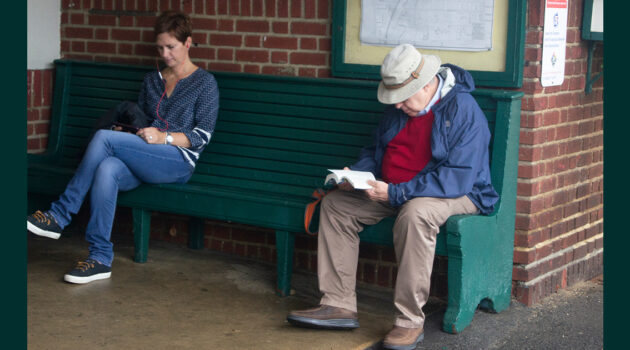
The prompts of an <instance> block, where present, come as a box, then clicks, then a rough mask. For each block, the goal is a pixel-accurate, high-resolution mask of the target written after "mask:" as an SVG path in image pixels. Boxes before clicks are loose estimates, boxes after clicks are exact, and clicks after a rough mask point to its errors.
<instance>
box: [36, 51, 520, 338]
mask: <svg viewBox="0 0 630 350" xmlns="http://www.w3.org/2000/svg"><path fill="white" fill-rule="evenodd" d="M55 65H56V71H55V86H54V96H53V107H52V110H53V115H52V118H51V127H50V134H49V143H48V149H47V151H46V152H45V153H43V154H29V155H28V191H29V202H34V201H35V200H36V198H38V197H39V198H41V196H47V197H49V198H50V197H52V196H57V195H59V193H61V191H63V189H64V188H65V185H66V184H67V182H68V181H69V179H70V178H71V176H72V174H73V173H74V171H75V169H76V167H77V165H78V162H79V161H80V159H81V156H82V154H83V151H84V150H85V147H86V145H87V143H88V142H89V137H90V135H91V128H92V126H93V125H94V123H95V120H96V119H97V118H98V117H99V116H100V115H102V114H103V113H104V112H105V111H106V110H107V109H109V108H111V107H112V106H113V105H115V104H116V103H118V102H120V101H122V100H135V99H136V97H137V93H138V90H139V89H140V85H141V81H142V77H143V76H144V74H145V73H146V72H148V71H149V70H151V69H153V68H151V67H139V66H127V65H117V64H108V63H93V62H81V61H70V60H57V61H55ZM213 74H214V75H215V77H216V79H217V81H218V84H219V90H220V110H219V120H218V123H217V127H216V130H215V134H214V135H213V138H212V140H211V142H210V144H209V146H208V147H207V148H206V150H205V151H204V153H203V154H202V156H201V158H200V160H199V162H198V164H197V168H196V170H195V173H194V175H193V176H192V178H191V179H190V181H189V182H188V183H186V184H179V185H174V184H165V185H149V184H145V185H142V186H140V187H138V188H137V189H134V190H132V191H129V192H124V193H121V194H120V196H119V199H118V205H120V206H124V207H131V208H132V212H133V228H134V240H135V256H134V260H135V261H136V262H145V261H146V259H147V254H148V243H149V228H150V221H151V212H152V211H158V212H168V213H176V214H183V215H186V216H189V217H190V223H189V231H190V232H189V246H190V247H191V248H201V247H203V226H204V219H206V218H208V219H216V220H223V221H228V222H236V223H242V224H249V225H254V226H258V227H264V228H270V229H273V230H275V232H276V242H275V244H276V254H277V255H276V256H277V273H278V276H277V291H278V294H280V295H283V296H284V295H288V293H289V290H290V285H291V273H292V266H293V246H294V236H295V233H304V228H303V225H304V224H303V217H304V207H305V205H306V204H307V203H308V202H310V201H311V200H312V198H311V197H310V195H311V193H312V191H313V189H314V188H316V187H321V186H322V185H323V179H324V177H325V176H326V175H327V169H329V168H339V167H343V166H346V165H348V164H352V163H353V162H354V161H355V160H356V157H357V155H358V153H359V150H360V149H361V147H363V146H364V145H367V144H369V143H370V142H371V140H372V136H371V135H372V132H373V130H374V128H375V127H376V125H377V123H378V121H379V119H380V118H381V112H382V110H383V108H384V106H383V105H381V104H380V103H378V101H377V100H376V82H374V81H358V80H342V79H312V78H295V77H277V76H264V75H252V74H240V73H223V72H214V73H213ZM474 96H475V98H476V99H477V101H478V102H479V104H480V105H481V106H482V109H483V110H484V112H485V113H486V115H487V117H488V121H489V123H490V127H491V129H492V131H493V142H492V148H491V150H492V180H493V183H494V185H495V186H496V189H497V191H498V192H499V194H501V201H500V202H499V204H498V206H497V209H496V211H495V212H494V213H493V214H492V215H490V216H470V215H469V216H455V217H451V218H450V219H449V220H448V222H447V223H446V224H445V225H444V227H443V228H442V233H441V234H440V235H439V236H438V244H437V254H440V255H447V256H448V290H449V291H448V295H449V296H448V309H447V312H446V315H445V319H444V330H445V331H447V332H453V333H454V332H459V331H461V330H462V329H463V328H464V327H466V326H467V325H468V324H469V323H470V321H471V319H472V314H473V313H474V311H475V309H476V308H477V307H478V305H479V304H480V302H482V301H483V302H482V306H486V307H489V308H490V309H492V310H494V311H497V312H498V311H501V310H502V309H504V308H506V307H507V306H508V305H509V302H510V295H511V283H512V278H511V276H512V274H511V273H512V250H513V239H514V232H513V231H514V217H515V201H516V174H517V159H518V137H519V118H520V97H521V96H522V93H520V92H506V91H495V90H477V91H476V92H475V93H474ZM156 199H158V200H156ZM392 222H393V220H384V221H383V222H381V223H379V224H378V225H375V226H372V227H368V228H366V230H364V232H363V233H362V234H361V238H362V240H363V241H366V242H372V243H376V244H384V245H390V246H391V245H392V234H391V225H392Z"/></svg>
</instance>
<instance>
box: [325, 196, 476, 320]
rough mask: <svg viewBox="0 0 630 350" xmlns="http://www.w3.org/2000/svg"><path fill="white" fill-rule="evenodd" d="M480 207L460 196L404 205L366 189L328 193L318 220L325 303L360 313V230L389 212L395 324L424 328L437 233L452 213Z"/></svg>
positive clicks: (424, 200) (425, 199) (420, 200)
mask: <svg viewBox="0 0 630 350" xmlns="http://www.w3.org/2000/svg"><path fill="white" fill-rule="evenodd" d="M477 212H478V209H477V207H476V206H475V205H474V204H473V203H472V202H471V201H470V199H468V197H466V196H463V197H459V198H431V197H417V198H414V199H411V200H409V201H407V202H406V203H405V204H403V205H402V206H401V207H398V208H394V207H392V206H390V205H389V203H386V202H375V201H372V200H370V199H369V198H368V197H367V196H366V195H365V193H364V192H363V191H343V190H336V191H333V192H331V193H329V194H328V195H327V196H326V197H324V199H323V201H322V204H321V211H320V220H319V238H318V251H317V252H318V253H317V275H318V278H319V289H320V291H321V292H322V294H323V297H322V299H321V302H320V303H321V304H323V305H330V306H335V307H341V308H344V309H348V310H351V311H354V312H356V311H357V301H356V294H355V286H356V274H357V264H358V260H359V234H358V233H359V232H361V231H362V230H363V225H374V224H376V223H378V222H379V221H381V220H382V219H383V218H385V217H388V216H397V217H396V222H395V224H394V229H393V235H394V237H393V241H394V250H395V252H396V260H397V262H398V274H397V275H396V286H395V290H394V305H395V306H396V310H397V312H396V313H397V314H396V320H395V322H394V324H395V325H397V326H400V327H406V328H418V327H423V326H424V313H423V312H422V307H423V306H424V304H426V302H427V299H428V297H429V287H430V284H431V271H432V269H433V257H434V255H435V242H436V236H437V234H438V233H439V228H440V226H441V225H442V224H444V223H445V222H446V219H448V217H449V216H451V215H455V214H474V213H477Z"/></svg>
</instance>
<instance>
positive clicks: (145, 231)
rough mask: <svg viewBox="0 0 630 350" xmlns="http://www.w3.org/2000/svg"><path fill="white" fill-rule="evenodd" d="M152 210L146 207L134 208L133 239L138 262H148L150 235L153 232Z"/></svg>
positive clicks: (135, 256) (135, 257) (135, 259)
mask: <svg viewBox="0 0 630 350" xmlns="http://www.w3.org/2000/svg"><path fill="white" fill-rule="evenodd" d="M150 231H151V212H150V211H149V210H146V209H141V208H133V240H134V243H135V255H134V257H133V260H134V261H135V262H137V263H144V262H147V254H148V252H149V236H150V234H151V232H150Z"/></svg>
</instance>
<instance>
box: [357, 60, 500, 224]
mask: <svg viewBox="0 0 630 350" xmlns="http://www.w3.org/2000/svg"><path fill="white" fill-rule="evenodd" d="M449 70H450V72H451V73H452V75H453V76H454V77H455V85H454V86H453V87H452V89H451V90H450V91H448V92H447V93H446V94H444V93H443V94H442V98H441V99H440V101H439V102H438V103H436V104H435V105H433V107H432V110H433V113H434V115H435V119H434V122H433V128H432V130H431V155H432V156H431V160H430V161H429V163H428V164H427V165H426V166H425V167H424V169H422V171H420V172H419V173H418V174H417V175H416V176H415V177H414V178H413V179H411V180H410V181H408V182H404V183H400V184H391V183H390V184H389V189H388V192H389V202H390V204H391V205H392V206H395V207H397V206H400V205H402V204H404V203H405V202H406V201H408V200H410V199H412V198H415V197H436V198H457V197H461V196H463V195H466V196H468V198H470V200H471V201H472V202H473V203H474V204H475V205H476V206H477V208H479V211H480V212H481V213H482V214H486V215H487V214H490V213H492V211H493V210H494V204H495V203H496V202H497V200H498V199H499V195H498V194H497V192H496V191H495V190H494V188H493V187H492V184H491V183H490V160H489V151H488V146H489V142H490V131H489V129H488V121H487V120H486V116H485V115H484V113H483V112H482V111H481V108H479V105H478V104H477V101H475V99H474V98H473V97H472V95H471V94H470V92H471V91H473V90H474V89H475V84H474V82H473V79H472V76H471V75H470V73H468V72H467V71H465V70H464V69H462V68H460V67H457V66H455V65H451V64H445V65H443V66H442V68H441V70H440V73H438V74H442V75H443V76H446V75H447V74H448V71H449ZM451 79H452V78H451ZM442 91H444V89H443V90H442ZM409 118H410V117H409V116H407V115H406V114H405V113H404V112H403V111H402V110H399V109H396V108H395V107H394V106H393V105H390V106H387V107H386V109H385V114H384V116H383V119H382V120H381V123H380V124H379V126H378V128H377V130H376V134H375V140H374V144H373V145H371V146H368V147H365V148H363V150H361V154H360V155H359V159H358V161H357V162H356V163H355V164H354V165H352V166H350V169H352V170H359V171H370V172H372V173H373V174H374V176H375V177H376V178H380V177H381V166H382V161H383V155H384V154H385V149H386V147H387V144H388V143H389V142H390V141H391V140H392V139H393V138H394V137H395V136H396V135H398V133H399V132H400V131H401V130H402V129H403V127H404V126H405V124H406V123H407V120H408V119H409Z"/></svg>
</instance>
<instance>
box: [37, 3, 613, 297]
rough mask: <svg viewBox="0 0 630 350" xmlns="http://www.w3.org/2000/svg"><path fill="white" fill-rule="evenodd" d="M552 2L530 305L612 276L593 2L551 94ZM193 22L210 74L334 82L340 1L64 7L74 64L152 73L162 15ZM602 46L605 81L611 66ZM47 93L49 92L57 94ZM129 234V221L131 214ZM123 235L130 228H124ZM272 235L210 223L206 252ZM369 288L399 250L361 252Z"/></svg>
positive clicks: (389, 272)
mask: <svg viewBox="0 0 630 350" xmlns="http://www.w3.org/2000/svg"><path fill="white" fill-rule="evenodd" d="M544 3H545V1H544V0H530V1H528V24H527V34H526V52H525V67H524V84H523V88H522V89H521V90H522V91H524V92H525V97H524V99H523V104H522V116H521V146H520V154H519V175H518V176H519V178H518V199H517V218H516V228H515V251H514V274H513V279H514V288H513V294H514V296H515V297H516V298H517V300H519V301H520V302H523V303H525V304H527V305H531V304H534V303H536V302H538V301H539V300H540V299H541V298H543V297H544V296H546V295H549V294H551V293H553V292H554V291H556V290H558V289H560V288H564V287H566V286H569V285H571V284H573V283H575V282H577V281H582V280H586V279H590V278H592V277H594V276H596V275H597V274H599V273H601V272H602V269H603V249H602V242H603V206H602V196H603V169H602V168H603V143H602V139H603V130H602V124H603V85H602V79H600V80H599V81H598V82H597V83H596V84H595V86H594V89H593V92H592V93H591V94H589V95H585V93H584V83H585V81H586V70H587V65H586V60H587V59H586V58H587V53H588V43H587V42H585V41H582V40H581V39H580V35H581V32H580V27H581V21H582V8H583V1H582V0H576V1H570V2H569V5H570V9H569V17H568V18H569V23H568V33H567V41H568V42H567V54H566V68H565V80H564V83H563V84H562V85H561V86H555V87H548V88H543V87H542V86H541V85H540V74H541V67H540V61H541V58H542V33H543V28H542V24H543V16H544ZM167 8H172V9H182V10H184V11H186V12H188V13H190V14H191V18H192V20H193V26H194V33H195V34H194V41H195V42H197V43H199V46H198V47H196V48H193V49H192V50H191V56H192V57H193V61H194V62H195V63H197V64H199V65H200V66H202V67H204V68H206V69H209V70H218V71H237V72H251V73H263V74H276V75H294V76H312V77H327V76H329V75H330V24H331V18H332V16H331V1H330V0H310V1H309V0H303V1H290V0H230V1H217V0H205V1H204V0H194V1H192V0H188V1H186V0H184V1H174V0H173V1H148V0H144V1H143V0H135V1H123V0H118V1H114V0H100V1H99V0H63V1H62V18H61V40H62V42H61V53H62V56H63V57H65V58H76V59H85V60H94V61H108V62H121V63H132V64H153V63H154V59H155V57H156V55H155V49H154V46H153V34H152V23H153V20H154V18H155V15H156V13H157V12H159V11H161V10H164V9H167ZM602 59H603V47H602V45H601V43H600V44H598V46H597V50H596V52H595V60H594V65H593V67H594V73H593V74H595V73H597V72H599V71H600V65H601V64H602V63H603V62H602ZM49 74H50V72H48V73H45V72H39V73H38V72H37V71H34V72H29V75H28V79H29V106H28V108H29V121H28V123H29V136H28V137H29V139H28V140H29V150H30V151H38V150H42V149H44V147H45V144H46V137H47V128H46V124H47V120H48V119H47V118H48V116H49V114H50V108H49V106H50V96H49V91H50V90H45V88H44V86H46V88H48V89H49V87H50V84H51V82H52V80H47V79H48V78H46V76H47V75H49ZM47 91H48V92H47ZM120 212H121V215H119V216H118V217H117V222H118V225H119V227H125V228H126V229H127V230H128V229H129V223H130V222H131V221H130V217H129V215H128V213H127V212H125V211H124V210H120ZM153 220H154V225H152V238H154V239H162V240H167V241H171V242H175V243H179V244H184V242H185V241H186V232H187V223H186V218H185V217H183V216H178V215H155V216H154V219H153ZM121 224H122V225H124V226H120V225H121ZM274 243H275V236H274V234H273V232H272V231H270V230H266V229H261V228H256V227H249V226H243V225H231V224H227V223H221V222H215V221H208V224H207V227H206V238H205V246H206V247H207V248H209V249H213V250H218V251H223V252H227V253H233V254H239V255H242V256H246V257H250V258H254V259H257V260H261V261H268V262H271V263H273V262H275V248H274V246H273V245H274ZM361 248H362V249H361V253H360V262H359V270H358V276H357V277H358V280H359V281H361V282H366V283H370V284H376V285H379V286H383V287H390V288H391V287H393V285H394V280H395V275H396V271H397V269H396V264H395V257H394V253H393V250H392V249H390V248H381V247H377V246H373V245H362V247H361ZM295 255H296V257H295V268H296V269H301V270H306V271H311V272H315V271H316V238H313V237H308V236H305V235H299V236H298V237H297V238H296V250H295ZM434 266H435V269H434V273H433V277H432V279H433V280H434V281H435V282H437V283H434V284H433V286H432V294H433V295H437V296H445V295H446V289H445V288H446V282H445V281H446V278H445V274H446V261H445V260H444V259H442V258H440V257H438V258H436V262H435V264H434Z"/></svg>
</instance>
